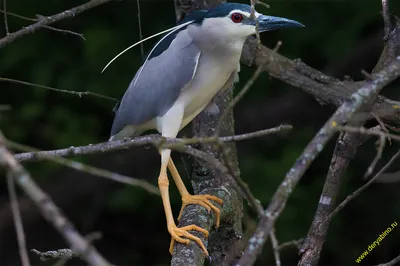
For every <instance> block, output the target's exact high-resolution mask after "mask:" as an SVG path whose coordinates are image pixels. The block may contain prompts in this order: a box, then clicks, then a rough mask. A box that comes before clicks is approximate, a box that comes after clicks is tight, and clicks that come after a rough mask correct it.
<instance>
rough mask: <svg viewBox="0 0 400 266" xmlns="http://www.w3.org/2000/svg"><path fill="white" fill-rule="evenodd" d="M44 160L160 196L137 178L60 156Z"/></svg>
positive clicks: (19, 147) (24, 148)
mask: <svg viewBox="0 0 400 266" xmlns="http://www.w3.org/2000/svg"><path fill="white" fill-rule="evenodd" d="M6 145H7V146H10V147H12V148H14V149H17V150H22V151H31V152H32V151H34V152H38V150H37V149H34V148H32V147H28V146H26V145H22V144H19V143H15V142H12V141H9V140H6ZM43 159H46V160H49V161H53V162H56V163H59V164H61V165H65V166H67V167H70V168H72V169H75V170H78V171H81V172H85V173H88V174H91V175H95V176H100V177H103V178H106V179H109V180H112V181H115V182H119V183H123V184H127V185H131V186H137V187H140V188H143V189H144V190H146V191H148V192H150V193H152V194H155V195H160V192H159V190H158V188H157V187H156V186H154V185H152V184H150V183H149V182H147V181H146V180H140V179H136V178H133V177H129V176H125V175H120V174H117V173H114V172H111V171H108V170H104V169H100V168H97V167H93V166H89V165H86V164H83V163H80V162H77V161H71V160H67V159H65V158H62V157H58V156H51V155H50V156H45V157H44V158H43Z"/></svg>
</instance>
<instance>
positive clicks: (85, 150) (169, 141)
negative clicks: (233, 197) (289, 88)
mask: <svg viewBox="0 0 400 266" xmlns="http://www.w3.org/2000/svg"><path fill="white" fill-rule="evenodd" d="M291 128H292V126H290V125H281V126H278V127H275V128H271V129H265V130H260V131H255V132H251V133H246V134H241V135H236V136H227V137H220V138H219V139H220V140H221V141H223V142H232V141H242V140H247V139H252V138H258V137H262V136H266V135H270V134H275V133H278V132H281V131H284V130H289V129H291ZM215 141H216V140H215V138H213V137H209V138H190V139H179V138H178V139H175V138H164V137H162V136H160V135H145V136H140V137H136V138H133V139H125V140H118V141H109V142H102V143H98V144H90V145H87V146H79V147H73V146H72V147H70V148H65V149H58V150H50V151H38V152H27V153H19V154H16V155H15V158H17V160H19V161H20V162H27V161H40V160H45V159H47V157H50V156H58V157H71V156H80V155H88V154H95V153H105V152H112V151H117V150H124V149H129V148H131V147H137V146H145V145H149V144H152V145H155V146H159V145H163V146H164V147H166V148H167V147H168V148H171V149H173V148H174V145H178V146H181V145H187V144H196V143H215Z"/></svg>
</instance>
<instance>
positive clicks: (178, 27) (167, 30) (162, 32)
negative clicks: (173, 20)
mask: <svg viewBox="0 0 400 266" xmlns="http://www.w3.org/2000/svg"><path fill="white" fill-rule="evenodd" d="M192 22H193V21H189V22H186V23H183V24H181V25H178V26H175V27H172V28H169V29H166V30H164V31H161V32H159V33H156V34H154V35H151V36H150V37H147V38H144V39H143V40H141V41H139V42H137V43H135V44H132V45H131V46H129V47H128V48H126V49H125V50H123V51H122V52H120V53H119V54H117V55H116V56H115V57H114V58H113V59H111V61H110V62H108V64H107V65H106V66H105V67H104V68H103V70H102V71H101V73H103V72H104V70H106V68H107V67H108V66H109V65H111V63H112V62H114V61H115V59H117V58H118V57H119V56H121V55H122V54H123V53H125V52H126V51H128V50H129V49H131V48H133V47H135V46H136V45H138V44H141V43H142V42H145V41H147V40H150V39H151V38H154V37H157V36H158V35H161V34H164V33H167V32H171V31H174V30H178V29H180V28H183V27H185V26H186V25H189V24H190V23H192ZM165 37H166V36H165ZM163 39H164V38H163ZM160 42H161V41H160ZM160 42H158V43H157V44H156V45H155V46H154V48H155V47H156V46H157V45H158V44H159V43H160ZM154 48H153V50H152V51H154ZM150 54H151V52H150ZM150 54H149V55H150ZM146 61H147V60H146Z"/></svg>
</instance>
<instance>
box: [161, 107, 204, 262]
mask: <svg viewBox="0 0 400 266" xmlns="http://www.w3.org/2000/svg"><path fill="white" fill-rule="evenodd" d="M183 114H184V106H183V104H180V103H175V104H174V105H173V106H172V107H171V108H170V109H169V110H168V112H167V113H166V114H165V115H164V116H163V117H161V118H160V119H159V120H158V121H157V122H158V125H159V127H160V128H158V130H159V131H161V134H162V135H163V136H164V137H176V135H177V134H178V131H179V129H180V127H181V124H182V119H183ZM160 153H161V170H160V176H159V177H158V186H159V188H160V193H161V198H162V201H163V205H164V210H165V216H166V218H167V227H168V232H169V233H170V234H171V238H172V241H171V245H170V249H169V251H170V252H171V254H172V253H173V243H174V241H177V242H179V243H183V244H186V245H187V244H189V243H190V240H193V241H196V243H197V244H198V245H199V246H200V247H201V249H202V250H203V251H204V253H205V255H206V256H208V252H207V249H206V247H205V246H204V244H203V242H202V241H201V239H200V238H198V237H197V236H194V235H192V234H191V233H189V232H188V231H190V230H196V231H199V232H202V233H203V234H204V235H205V236H206V237H208V231H207V230H205V229H203V228H201V227H199V226H197V225H194V224H193V225H188V226H185V227H181V228H178V227H177V226H176V224H175V221H174V218H173V216H172V210H171V203H170V200H169V192H168V185H169V182H168V176H167V167H168V163H169V161H170V158H171V150H169V149H162V150H161V151H160ZM185 190H186V189H185ZM186 192H187V191H186ZM182 237H185V238H186V239H184V238H182Z"/></svg>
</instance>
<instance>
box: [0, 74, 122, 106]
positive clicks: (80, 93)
mask: <svg viewBox="0 0 400 266" xmlns="http://www.w3.org/2000/svg"><path fill="white" fill-rule="evenodd" d="M0 81H3V82H9V83H15V84H20V85H25V86H32V87H38V88H42V89H46V90H51V91H56V92H62V93H68V94H73V95H76V96H78V97H80V98H82V97H83V96H86V95H88V96H95V97H98V98H103V99H107V100H112V101H114V102H119V101H118V100H117V99H115V98H112V97H109V96H105V95H101V94H98V93H95V92H90V91H70V90H61V89H56V88H53V87H49V86H44V85H40V84H34V83H30V82H26V81H22V80H16V79H9V78H2V77H0Z"/></svg>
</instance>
